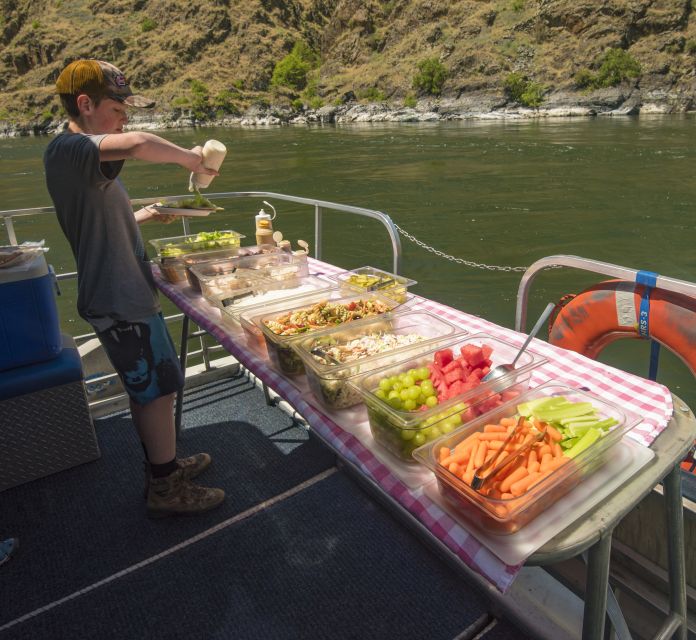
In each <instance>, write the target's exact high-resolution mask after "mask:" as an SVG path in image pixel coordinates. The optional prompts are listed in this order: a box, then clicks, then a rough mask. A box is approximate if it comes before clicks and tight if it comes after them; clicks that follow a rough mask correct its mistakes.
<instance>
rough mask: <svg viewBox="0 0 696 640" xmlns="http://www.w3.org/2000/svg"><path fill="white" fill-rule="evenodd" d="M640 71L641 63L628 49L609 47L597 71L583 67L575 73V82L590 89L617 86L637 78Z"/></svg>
mask: <svg viewBox="0 0 696 640" xmlns="http://www.w3.org/2000/svg"><path fill="white" fill-rule="evenodd" d="M640 71H641V69H640V63H639V62H638V61H637V60H636V59H635V58H634V57H633V56H632V55H631V54H630V53H628V51H624V50H623V49H609V50H608V51H607V52H606V53H605V54H604V55H603V56H602V59H601V61H600V64H599V69H597V73H592V71H590V70H589V69H581V70H580V71H578V72H577V73H576V74H575V83H576V84H577V85H578V86H579V87H586V88H589V89H602V88H605V87H615V86H616V85H617V84H621V83H622V82H624V81H625V80H630V79H631V78H637V77H638V76H640Z"/></svg>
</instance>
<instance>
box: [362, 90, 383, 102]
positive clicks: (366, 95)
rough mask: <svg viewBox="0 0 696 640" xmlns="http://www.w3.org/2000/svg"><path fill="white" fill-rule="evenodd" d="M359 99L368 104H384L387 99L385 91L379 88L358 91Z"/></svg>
mask: <svg viewBox="0 0 696 640" xmlns="http://www.w3.org/2000/svg"><path fill="white" fill-rule="evenodd" d="M358 98H360V99H362V100H367V101H368V102H384V101H385V100H386V99H387V96H386V95H385V93H384V91H382V90H381V89H379V88H378V87H369V88H367V89H362V90H360V91H358Z"/></svg>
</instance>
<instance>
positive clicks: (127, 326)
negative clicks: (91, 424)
mask: <svg viewBox="0 0 696 640" xmlns="http://www.w3.org/2000/svg"><path fill="white" fill-rule="evenodd" d="M97 337H98V338H99V341H100V342H101V343H102V346H103V347H104V350H105V351H106V354H107V356H108V357H109V360H110V361H111V364H112V365H113V366H114V369H116V372H117V373H118V375H119V376H120V378H121V382H123V386H124V387H125V389H126V392H127V393H128V395H129V396H130V398H131V399H132V400H133V401H134V402H136V403H137V404H139V405H146V404H149V403H150V402H152V401H153V400H156V399H157V398H161V397H162V396H166V395H169V394H170V393H175V392H177V391H179V389H181V388H182V387H183V386H184V375H183V373H182V371H181V366H180V365H179V358H178V356H177V354H176V349H175V348H174V343H173V342H172V339H171V336H170V335H169V332H168V331H167V326H166V324H165V322H164V318H163V317H162V314H161V313H158V314H156V315H154V316H150V317H149V318H147V319H146V320H143V321H140V322H124V321H119V322H117V323H116V324H115V325H113V326H111V327H109V328H108V329H106V330H105V331H100V332H98V333H97Z"/></svg>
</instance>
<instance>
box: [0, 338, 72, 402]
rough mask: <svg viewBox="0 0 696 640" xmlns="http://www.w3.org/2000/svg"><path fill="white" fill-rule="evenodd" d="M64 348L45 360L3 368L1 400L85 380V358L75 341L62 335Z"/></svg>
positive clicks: (0, 379) (0, 374) (0, 381)
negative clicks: (81, 357) (81, 355)
mask: <svg viewBox="0 0 696 640" xmlns="http://www.w3.org/2000/svg"><path fill="white" fill-rule="evenodd" d="M62 340H63V345H62V346H63V348H62V349H61V352H60V353H59V354H58V356H57V357H55V358H52V359H51V360H46V361H45V362H37V363H35V364H30V365H26V366H24V367H16V368H14V369H7V370H5V371H0V400H6V399H7V398H14V397H16V396H21V395H24V394H26V393H34V392H36V391H42V390H44V389H49V388H51V387H56V386H58V385H62V384H67V383H69V382H75V381H77V380H82V378H83V373H82V361H81V360H80V354H79V352H78V350H77V346H76V345H75V341H74V340H73V339H72V338H71V337H70V336H69V335H67V334H63V335H62Z"/></svg>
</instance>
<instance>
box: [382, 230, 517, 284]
mask: <svg viewBox="0 0 696 640" xmlns="http://www.w3.org/2000/svg"><path fill="white" fill-rule="evenodd" d="M392 224H393V225H394V227H396V230H397V231H398V232H399V233H400V234H401V235H402V236H404V238H407V239H408V240H410V241H411V242H413V243H415V244H417V245H418V246H419V247H421V249H425V250H426V251H430V253H434V254H435V255H436V256H439V257H440V258H444V259H445V260H450V261H452V262H456V263H457V264H463V265H464V266H466V267H473V268H474V269H487V270H488V271H519V272H522V271H526V270H527V267H506V266H499V265H495V264H483V263H481V262H473V261H471V260H464V259H463V258H456V257H455V256H451V255H449V254H448V253H443V252H442V251H439V250H438V249H435V248H434V247H431V246H430V245H428V244H425V242H422V241H421V240H419V239H418V238H416V237H415V236H412V235H411V234H410V233H409V232H408V231H405V230H404V229H402V228H401V227H400V226H399V225H398V224H396V223H395V222H393V221H392Z"/></svg>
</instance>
